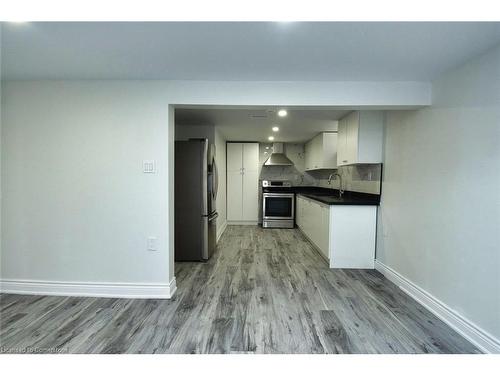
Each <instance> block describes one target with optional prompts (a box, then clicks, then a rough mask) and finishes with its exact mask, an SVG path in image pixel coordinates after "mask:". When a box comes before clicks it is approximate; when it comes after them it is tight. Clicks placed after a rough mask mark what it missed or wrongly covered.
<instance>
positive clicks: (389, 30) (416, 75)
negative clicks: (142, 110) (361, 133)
mask: <svg viewBox="0 0 500 375" xmlns="http://www.w3.org/2000/svg"><path fill="white" fill-rule="evenodd" d="M498 43H500V23H473V22H468V23H442V22H437V23H382V22H380V23H366V22H365V23H341V22H337V23H300V22H290V23H279V22H274V23H273V22H268V23H255V22H247V23H231V22H227V23H200V22H197V23H186V22H178V23H165V22H163V23H140V22H136V23H132V22H129V23H124V22H114V23H113V22H106V23H92V22H87V23H82V22H77V23H75V22H66V23H27V24H8V23H5V24H3V30H2V64H3V66H2V75H3V77H2V78H3V79H178V80H250V81H251V80H269V81H280V80H281V81H284V80H294V81H296V80H299V81H300V80H330V81H342V80H345V81H352V80H353V81H363V80H364V81H371V80H382V81H429V80H431V79H433V78H434V77H436V76H437V75H439V74H440V73H442V72H444V71H445V70H447V69H449V68H452V67H454V66H456V65H459V64H461V63H463V62H465V61H466V60H468V59H470V58H471V57H473V56H475V55H478V54H480V53H482V52H484V51H486V50H487V49H489V48H491V47H492V46H494V45H496V44H498Z"/></svg>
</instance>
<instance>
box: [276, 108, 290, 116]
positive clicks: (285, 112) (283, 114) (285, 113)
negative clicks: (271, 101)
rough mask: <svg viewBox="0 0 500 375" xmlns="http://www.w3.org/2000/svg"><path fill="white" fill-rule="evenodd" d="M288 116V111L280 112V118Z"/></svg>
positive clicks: (282, 110) (281, 110)
mask: <svg viewBox="0 0 500 375" xmlns="http://www.w3.org/2000/svg"><path fill="white" fill-rule="evenodd" d="M287 114H288V112H287V111H286V109H280V110H279V111H278V116H279V117H285V116H286V115H287Z"/></svg>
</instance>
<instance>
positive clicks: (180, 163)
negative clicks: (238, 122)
mask: <svg viewBox="0 0 500 375" xmlns="http://www.w3.org/2000/svg"><path fill="white" fill-rule="evenodd" d="M217 188H218V176H217V165H216V164H215V145H213V144H210V143H209V142H208V140H207V139H190V140H188V141H176V142H175V260H176V261H205V260H208V259H209V258H210V257H211V256H212V254H213V252H214V251H215V247H216V236H217V229H216V222H217V220H216V219H217V216H218V214H217V210H216V198H217Z"/></svg>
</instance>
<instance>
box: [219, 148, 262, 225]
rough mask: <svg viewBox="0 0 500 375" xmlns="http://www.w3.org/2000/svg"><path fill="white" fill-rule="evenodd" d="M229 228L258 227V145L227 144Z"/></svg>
mask: <svg viewBox="0 0 500 375" xmlns="http://www.w3.org/2000/svg"><path fill="white" fill-rule="evenodd" d="M226 149H227V155H226V160H227V221H228V224H257V222H258V214H259V199H258V194H259V144H258V143H234V142H228V143H227V147H226Z"/></svg>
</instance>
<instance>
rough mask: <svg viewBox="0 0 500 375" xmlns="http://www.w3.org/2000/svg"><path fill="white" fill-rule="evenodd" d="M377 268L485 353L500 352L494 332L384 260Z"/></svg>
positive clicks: (377, 263) (376, 265)
mask: <svg viewBox="0 0 500 375" xmlns="http://www.w3.org/2000/svg"><path fill="white" fill-rule="evenodd" d="M375 269H376V270H377V271H379V272H380V273H381V274H383V275H384V276H385V277H386V278H387V279H389V280H390V281H392V282H393V283H394V284H396V285H397V286H399V288H401V290H402V291H403V292H405V293H406V294H408V295H409V296H410V297H412V298H413V299H414V300H415V301H417V302H418V303H420V304H421V305H422V306H424V307H425V308H426V309H428V310H429V311H431V312H432V313H434V314H435V315H436V316H438V317H439V318H440V319H441V320H443V321H444V322H445V323H446V324H448V325H449V326H450V327H451V328H452V329H453V330H454V331H456V332H457V333H458V334H460V335H461V336H463V337H464V338H465V339H467V340H468V341H470V342H471V343H472V344H474V345H476V346H477V347H478V348H479V349H480V350H481V351H483V352H484V353H500V340H498V339H497V338H495V337H494V336H493V335H492V334H490V333H488V332H486V331H485V330H483V329H482V328H480V327H478V326H477V325H476V324H474V323H472V322H471V321H470V320H468V319H467V318H465V317H463V316H462V315H460V314H459V313H457V312H456V311H455V310H453V309H451V308H450V307H449V306H447V305H446V304H445V303H443V302H441V301H440V300H438V299H437V298H436V297H434V296H433V295H431V294H430V293H428V292H427V291H425V290H424V289H422V288H420V287H419V286H418V285H416V284H414V283H413V282H411V281H410V280H408V279H407V278H406V277H404V276H402V275H401V274H399V273H398V272H396V271H394V270H393V269H392V268H390V267H389V266H386V265H385V264H383V263H382V262H380V261H378V260H375Z"/></svg>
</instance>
